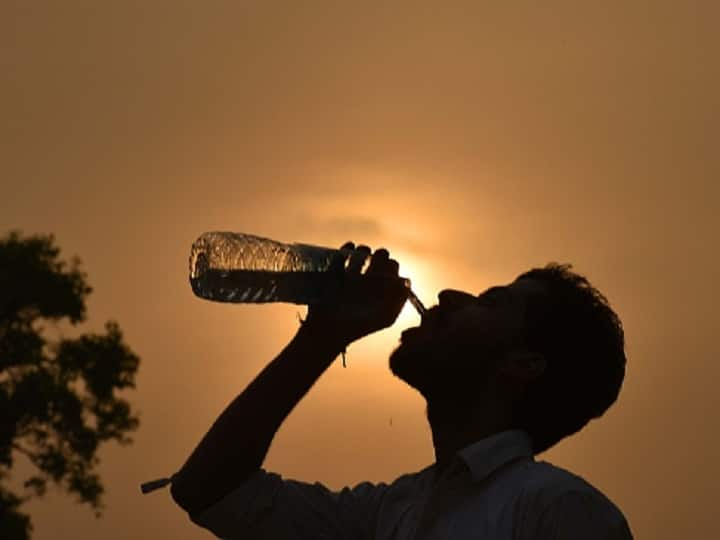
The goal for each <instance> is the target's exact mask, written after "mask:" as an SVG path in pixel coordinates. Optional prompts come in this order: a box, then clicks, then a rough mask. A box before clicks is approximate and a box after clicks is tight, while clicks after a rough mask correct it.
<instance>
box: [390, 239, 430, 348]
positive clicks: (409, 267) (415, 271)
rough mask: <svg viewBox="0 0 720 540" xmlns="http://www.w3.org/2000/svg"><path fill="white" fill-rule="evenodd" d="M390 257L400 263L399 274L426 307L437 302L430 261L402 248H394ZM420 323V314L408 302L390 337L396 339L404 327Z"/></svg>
mask: <svg viewBox="0 0 720 540" xmlns="http://www.w3.org/2000/svg"><path fill="white" fill-rule="evenodd" d="M391 257H392V258H393V259H395V260H397V261H398V262H399V263H400V275H401V276H402V277H405V278H408V279H409V280H410V282H411V289H412V290H413V292H414V293H415V294H416V295H417V297H418V298H419V299H420V301H421V302H422V303H423V305H424V306H425V307H426V308H429V307H430V306H432V305H434V304H436V303H437V290H436V288H435V283H434V281H435V280H434V279H433V275H432V269H431V265H430V261H424V260H422V259H420V258H418V257H416V256H414V255H411V254H409V253H407V252H404V251H402V250H394V251H392V252H391ZM418 324H420V315H419V314H418V312H417V310H416V309H415V308H414V307H413V305H412V304H411V303H410V302H407V303H406V304H405V306H404V307H403V309H402V311H401V312H400V315H399V316H398V318H397V321H395V324H394V325H393V326H392V328H391V331H390V332H388V333H389V334H391V337H392V338H394V339H395V340H397V338H399V336H400V332H402V331H403V330H404V329H405V328H409V327H411V326H417V325H418Z"/></svg>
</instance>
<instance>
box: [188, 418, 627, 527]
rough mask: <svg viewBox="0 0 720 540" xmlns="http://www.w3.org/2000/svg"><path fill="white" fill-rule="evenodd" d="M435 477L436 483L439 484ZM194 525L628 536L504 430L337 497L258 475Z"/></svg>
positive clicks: (590, 493) (606, 509) (618, 519)
mask: <svg viewBox="0 0 720 540" xmlns="http://www.w3.org/2000/svg"><path fill="white" fill-rule="evenodd" d="M436 476H437V478H436ZM191 518H192V520H193V521H194V522H195V523H197V524H198V525H200V526H201V527H205V528H206V529H208V530H210V531H211V532H213V533H214V534H215V535H216V536H218V537H220V538H227V539H240V538H243V539H256V538H258V539H260V538H262V539H265V538H267V539H274V540H295V539H307V540H311V539H312V540H316V539H336V538H337V539H348V540H371V539H372V540H391V539H392V540H421V539H422V540H441V539H442V540H470V539H473V540H481V539H482V540H531V539H532V540H579V539H582V540H601V539H602V540H628V539H632V534H631V533H630V529H629V527H628V524H627V522H626V520H625V518H624V517H623V514H622V513H621V512H620V510H619V509H618V508H617V507H616V506H615V505H614V504H613V503H612V502H611V501H610V500H608V499H607V498H606V497H605V496H604V495H603V494H602V493H600V491H598V490H597V489H595V488H594V487H593V486H591V485H590V484H589V483H587V482H586V481H585V480H583V479H582V478H580V477H578V476H576V475H574V474H571V473H570V472H568V471H565V470H563V469H561V468H559V467H555V466H554V465H551V464H550V463H546V462H543V461H540V462H536V461H535V460H534V458H533V453H532V447H531V442H530V437H529V436H528V435H527V433H525V432H523V431H505V432H503V433H499V434H496V435H493V436H492V437H488V438H485V439H482V440H480V441H477V442H476V443H474V444H471V445H469V446H467V447H466V448H464V449H462V450H461V451H459V452H458V453H457V455H456V456H455V460H454V461H453V462H452V463H451V464H450V465H449V467H448V468H447V469H446V470H445V471H443V472H442V474H436V466H435V465H431V466H429V467H427V468H425V469H423V470H421V471H419V472H416V473H413V474H406V475H403V476H401V477H399V478H398V479H397V480H395V481H394V482H392V483H391V484H390V485H388V484H385V483H380V484H371V483H369V482H363V483H360V484H358V485H356V486H354V487H352V488H350V487H346V488H344V489H342V490H341V491H339V492H334V491H331V490H329V489H328V488H326V487H325V486H323V485H322V484H320V483H314V484H309V483H304V482H299V481H296V480H286V479H283V478H282V477H281V476H279V475H277V474H274V473H268V472H266V471H265V470H263V469H261V470H259V471H257V472H256V473H255V474H254V475H253V476H251V477H250V478H249V479H248V481H247V482H245V483H244V484H243V485H242V486H240V487H239V488H237V489H236V490H234V491H232V492H231V493H229V494H228V495H227V496H226V497H225V498H223V499H222V500H220V501H219V502H217V503H216V504H214V505H213V506H211V507H210V508H208V509H206V510H205V511H204V512H202V513H200V514H199V515H196V516H191Z"/></svg>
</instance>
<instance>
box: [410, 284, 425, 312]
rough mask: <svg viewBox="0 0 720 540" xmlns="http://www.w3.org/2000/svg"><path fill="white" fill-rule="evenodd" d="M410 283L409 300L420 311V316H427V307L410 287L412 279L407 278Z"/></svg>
mask: <svg viewBox="0 0 720 540" xmlns="http://www.w3.org/2000/svg"><path fill="white" fill-rule="evenodd" d="M407 285H408V300H409V301H410V304H411V305H412V307H414V308H415V310H416V311H417V312H418V314H419V315H420V317H421V318H422V317H425V314H426V313H427V309H426V308H425V306H424V305H423V303H422V302H421V301H420V299H419V298H418V297H417V295H416V294H415V293H414V292H413V290H412V289H411V288H410V280H407Z"/></svg>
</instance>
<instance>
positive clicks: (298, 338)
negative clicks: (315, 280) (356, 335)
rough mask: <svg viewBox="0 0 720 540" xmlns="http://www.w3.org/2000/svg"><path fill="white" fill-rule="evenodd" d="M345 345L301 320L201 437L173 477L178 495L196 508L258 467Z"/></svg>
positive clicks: (187, 507) (189, 509)
mask: <svg viewBox="0 0 720 540" xmlns="http://www.w3.org/2000/svg"><path fill="white" fill-rule="evenodd" d="M342 350H343V346H342V345H341V344H340V343H336V342H335V341H334V340H333V339H332V336H328V335H321V334H320V330H319V329H315V328H314V327H313V326H312V325H310V324H307V323H306V324H305V325H303V326H302V327H301V328H300V330H299V331H298V333H297V334H296V335H295V337H294V338H293V340H292V341H291V342H290V343H289V344H288V345H287V347H285V349H284V350H283V351H282V352H281V353H280V354H279V355H278V356H277V358H275V359H274V360H273V361H272V362H271V363H270V364H268V365H267V366H266V367H265V369H263V370H262V372H260V374H259V375H258V376H257V377H256V378H255V379H254V380H253V381H252V383H250V385H248V387H247V388H246V389H245V390H244V391H243V392H242V393H241V394H240V395H239V396H237V397H236V398H235V399H234V400H233V401H232V403H230V405H228V407H227V408H226V409H225V410H224V411H223V413H222V414H221V415H220V416H219V417H218V419H217V420H216V421H215V423H214V424H213V425H212V427H211V428H210V430H209V431H208V432H207V434H206V435H205V436H204V437H203V439H202V440H201V441H200V444H199V445H198V446H197V448H195V450H194V451H193V453H192V454H191V455H190V457H189V458H188V460H187V462H186V463H185V465H184V466H183V467H182V469H181V470H180V472H179V473H178V474H177V475H176V476H175V479H174V480H173V485H172V488H171V492H172V496H173V498H174V499H175V501H176V502H177V503H178V504H179V505H180V506H181V507H183V508H184V509H185V510H186V511H187V512H189V513H191V514H194V513H197V512H199V511H201V510H204V509H205V508H207V507H209V506H210V505H212V504H213V503H215V502H217V501H218V500H220V499H221V498H222V497H224V496H225V495H227V494H228V493H229V492H230V491H232V490H233V489H235V488H236V487H238V486H239V485H240V484H242V483H243V482H244V481H245V480H246V479H247V478H248V477H249V476H250V475H251V474H252V473H253V472H255V471H256V470H258V469H259V468H260V467H261V466H262V463H263V461H264V460H265V456H266V454H267V451H268V449H269V448H270V443H271V442H272V439H273V437H274V436H275V433H276V432H277V430H278V429H279V428H280V425H281V424H282V422H283V421H284V420H285V418H286V417H287V416H288V415H289V414H290V412H291V411H292V410H293V408H294V407H295V405H297V403H298V402H299V401H300V400H301V399H302V398H303V396H304V395H305V394H306V393H307V392H308V390H310V388H311V387H312V386H313V384H314V383H315V381H316V380H317V379H318V378H319V377H320V376H321V375H322V374H323V373H324V372H325V370H326V369H327V368H328V366H330V364H331V363H332V361H333V360H334V359H335V358H336V357H337V356H338V354H339V353H340V352H341V351H342Z"/></svg>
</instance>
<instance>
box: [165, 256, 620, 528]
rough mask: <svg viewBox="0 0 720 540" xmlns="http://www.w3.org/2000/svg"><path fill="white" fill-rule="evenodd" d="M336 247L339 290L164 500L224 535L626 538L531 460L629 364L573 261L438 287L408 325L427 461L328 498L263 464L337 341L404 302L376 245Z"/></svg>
mask: <svg viewBox="0 0 720 540" xmlns="http://www.w3.org/2000/svg"><path fill="white" fill-rule="evenodd" d="M343 247H344V248H345V250H346V252H347V253H348V254H349V255H348V264H347V268H346V270H345V275H344V279H343V281H342V285H341V286H339V287H338V289H337V290H334V291H332V294H329V295H328V298H327V300H325V301H323V302H321V303H319V304H316V305H313V306H311V307H310V308H309V310H308V316H307V319H306V320H305V321H304V323H303V324H302V325H301V327H300V329H299V330H298V332H297V334H296V335H295V337H294V338H293V339H292V341H291V342H290V343H289V344H288V345H287V347H286V348H285V349H284V350H283V351H282V352H281V353H280V354H279V355H278V356H277V358H275V359H274V360H273V361H272V362H271V363H270V364H269V365H268V366H266V367H265V369H264V370H263V371H262V372H261V373H260V374H259V375H258V376H257V377H256V378H255V380H253V382H252V383H251V384H250V385H249V386H248V387H247V388H246V389H245V390H244V391H243V392H242V393H241V394H240V395H239V396H238V397H236V398H235V400H234V401H232V403H231V404H230V405H229V406H228V407H227V408H226V409H225V411H224V412H223V413H222V414H221V415H220V416H219V417H218V419H217V420H216V421H215V423H214V424H213V426H212V427H211V428H210V430H209V431H208V433H207V434H206V435H205V437H204V438H203V439H202V441H201V442H200V444H199V445H198V446H197V448H196V449H195V450H194V452H193V453H192V455H191V456H190V457H189V458H188V460H187V462H186V463H185V465H184V466H183V467H182V469H181V470H180V471H179V472H178V473H177V474H176V475H174V476H173V480H172V487H171V493H172V496H173V498H174V499H175V501H176V502H177V503H178V504H179V505H180V506H181V507H182V508H183V509H185V510H186V511H187V512H188V513H189V515H190V517H191V519H192V520H193V521H194V522H195V523H197V524H198V525H200V526H202V527H205V528H207V529H209V530H210V531H212V532H213V533H214V534H215V535H217V536H218V537H221V538H272V539H278V540H282V539H295V538H303V539H305V538H307V539H316V538H318V539H319V538H348V539H357V540H361V539H381V540H390V539H398V540H400V539H403V540H404V539H448V538H450V539H458V540H465V539H494V540H505V539H507V540H525V539H542V540H545V539H553V540H570V539H573V540H578V539H586V540H595V539H597V540H600V539H604V540H610V539H612V540H614V539H629V538H632V535H631V533H630V530H629V527H628V525H627V522H626V520H625V518H624V517H623V515H622V513H621V512H620V510H619V509H618V508H617V507H616V506H615V505H614V504H613V503H612V502H611V501H609V500H608V499H607V498H606V497H605V496H604V495H603V494H602V493H600V491H598V490H597V489H596V488H594V487H593V486H591V485H590V484H589V483H587V482H586V481H584V480H583V479H582V478H580V477H578V476H576V475H573V474H571V473H570V472H568V471H565V470H563V469H561V468H559V467H555V466H553V465H551V464H549V463H546V462H543V461H536V460H535V459H534V456H535V454H538V453H540V452H542V451H544V450H546V449H548V448H550V447H551V446H553V445H554V444H556V443H557V442H558V441H560V440H561V439H562V438H564V437H566V436H568V435H571V434H573V433H575V432H577V431H578V430H580V429H581V428H582V427H583V426H585V425H586V424H587V422H588V421H589V420H591V419H593V418H597V417H599V416H601V415H602V414H603V413H604V412H605V411H606V410H607V408H608V407H609V406H610V405H611V404H612V403H613V402H614V401H615V400H616V398H617V396H618V393H619V391H620V387H621V385H622V380H623V378H624V374H625V353H624V336H623V330H622V325H621V323H620V320H619V319H618V317H617V316H616V315H615V313H614V312H613V311H612V310H611V308H610V307H609V305H608V303H607V300H606V299H605V298H604V297H603V296H602V295H601V294H600V293H599V292H598V291H597V290H596V289H594V288H593V287H592V286H591V285H590V284H589V282H588V281H587V280H586V279H585V278H584V277H582V276H580V275H578V274H575V273H573V272H571V271H570V267H569V266H560V265H555V264H551V265H548V266H546V267H544V268H538V269H533V270H531V271H529V272H526V273H524V274H523V275H521V276H519V277H518V278H517V279H516V280H515V281H513V282H512V283H511V284H509V285H507V286H502V287H492V288H491V289H488V290H487V291H485V292H484V293H483V294H480V295H479V296H475V295H472V294H469V293H465V292H460V291H454V290H445V291H442V292H441V293H440V295H439V303H438V305H437V306H435V307H432V308H431V309H430V310H428V312H427V313H426V314H425V316H424V317H423V321H422V324H421V325H420V326H419V327H416V328H411V329H408V330H406V331H404V332H403V334H402V339H401V344H400V346H399V347H398V348H397V349H396V350H395V351H394V352H393V353H392V354H391V356H390V369H391V370H392V372H393V373H394V374H395V375H396V376H397V377H399V378H400V379H402V380H403V381H405V382H406V383H408V384H409V385H411V386H412V387H414V388H415V389H417V390H418V391H419V392H420V393H421V394H422V395H423V396H424V398H425V399H426V401H427V417H428V420H429V423H430V427H431V430H432V438H433V444H434V447H435V458H436V460H435V463H433V464H432V465H430V466H428V467H426V468H425V469H423V470H422V471H419V472H416V473H413V474H406V475H403V476H401V477H399V478H398V479H396V480H395V481H394V482H392V483H391V484H389V485H388V484H385V483H380V484H371V483H369V482H363V483H360V484H358V485H356V486H354V487H346V488H344V489H342V490H341V491H339V492H333V491H331V490H329V489H327V488H326V487H325V486H323V485H322V484H320V483H314V484H310V483H304V482H299V481H296V480H289V479H284V478H282V477H281V476H280V475H278V474H275V473H271V472H267V471H265V470H264V469H262V464H263V461H264V459H265V455H266V453H267V451H268V448H269V446H270V443H271V441H272V439H273V437H274V435H275V433H276V432H277V430H278V429H279V427H280V425H281V424H282V422H283V421H284V420H285V418H286V417H287V415H288V414H289V413H290V411H291V410H292V409H293V408H294V406H295V405H296V404H297V403H298V402H299V401H300V399H302V398H303V396H304V395H305V394H306V393H307V391H308V390H309V389H310V388H311V387H312V385H313V384H314V383H315V381H316V380H317V379H318V378H319V377H320V375H322V373H323V372H324V371H325V370H326V369H327V368H328V366H329V365H330V364H331V363H332V362H333V360H334V359H335V358H336V357H337V356H338V355H339V354H340V353H341V352H342V351H344V350H345V348H346V347H347V345H349V344H350V343H352V342H353V341H355V340H357V339H360V338H362V337H363V336H366V335H368V334H370V333H372V332H375V331H377V330H380V329H382V328H386V327H388V326H390V325H391V324H392V323H393V322H394V321H395V319H396V318H397V316H398V314H399V313H400V310H401V309H402V306H403V304H404V303H405V301H406V299H407V295H408V292H407V289H406V287H405V284H404V282H403V280H402V278H400V277H399V276H398V263H397V262H396V261H394V260H393V259H390V257H389V254H388V252H387V251H386V250H384V249H379V250H377V251H375V252H374V253H373V254H372V257H370V255H371V250H370V249H369V248H367V247H366V246H359V247H357V248H355V246H354V245H353V244H351V243H348V244H346V245H345V246H343ZM368 260H369V265H368V266H367V270H366V271H364V272H363V270H362V269H363V268H364V267H365V265H366V263H367V262H368Z"/></svg>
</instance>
